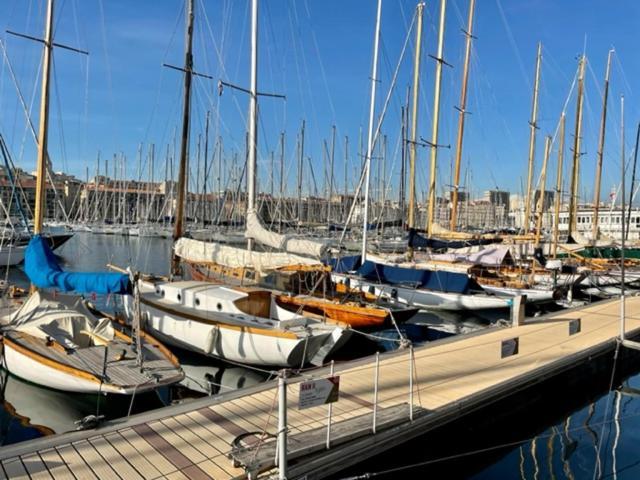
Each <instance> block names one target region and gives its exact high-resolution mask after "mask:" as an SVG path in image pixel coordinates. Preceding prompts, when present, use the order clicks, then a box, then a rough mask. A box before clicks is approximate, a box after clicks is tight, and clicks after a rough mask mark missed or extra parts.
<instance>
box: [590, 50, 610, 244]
mask: <svg viewBox="0 0 640 480" xmlns="http://www.w3.org/2000/svg"><path fill="white" fill-rule="evenodd" d="M612 55H613V49H612V50H609V54H608V55H607V70H606V73H605V75H604V91H603V92H602V117H601V118H600V134H599V135H598V161H597V164H596V181H595V187H594V193H593V230H592V232H591V240H592V241H593V242H594V243H595V241H596V240H597V239H598V223H599V220H600V218H599V216H598V213H599V211H600V182H601V179H602V157H603V155H604V135H605V130H606V126H607V99H608V97H609V72H610V70H611V56H612Z"/></svg>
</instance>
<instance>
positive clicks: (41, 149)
mask: <svg viewBox="0 0 640 480" xmlns="http://www.w3.org/2000/svg"><path fill="white" fill-rule="evenodd" d="M52 37H53V0H49V1H48V2H47V17H46V20H45V28H44V42H43V44H44V52H43V59H42V97H41V99H40V128H39V130H38V163H37V167H36V211H35V216H34V219H33V233H34V234H35V235H38V234H40V233H41V232H42V223H43V218H44V209H45V198H46V192H45V187H46V183H45V182H46V177H45V174H46V169H47V164H46V156H47V142H48V139H49V80H50V78H51V52H52V49H53V41H52Z"/></svg>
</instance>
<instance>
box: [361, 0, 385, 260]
mask: <svg viewBox="0 0 640 480" xmlns="http://www.w3.org/2000/svg"><path fill="white" fill-rule="evenodd" d="M381 15H382V0H378V9H377V13H376V29H375V34H374V35H375V36H374V39H373V66H372V67H371V97H370V100H369V129H368V137H367V156H366V157H365V165H364V215H363V216H362V217H363V218H362V252H361V255H362V263H364V262H365V261H366V259H367V227H368V223H369V177H370V176H371V156H372V155H373V121H374V120H375V118H374V117H375V110H376V86H377V81H378V46H379V45H380V17H381Z"/></svg>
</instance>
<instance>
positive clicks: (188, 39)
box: [171, 0, 193, 275]
mask: <svg viewBox="0 0 640 480" xmlns="http://www.w3.org/2000/svg"><path fill="white" fill-rule="evenodd" d="M186 20H187V29H186V32H185V55H184V97H183V106H182V139H181V143H180V166H179V169H178V198H177V203H176V210H175V217H176V218H175V223H174V226H173V241H174V242H176V241H178V239H179V238H180V237H181V236H182V233H183V230H184V226H183V224H184V204H185V197H186V193H187V161H188V158H187V157H188V150H189V120H190V115H191V78H192V75H193V54H192V48H193V0H188V1H187V18H186ZM171 274H172V275H179V274H180V257H178V256H177V255H176V254H175V253H174V254H173V256H172V260H171Z"/></svg>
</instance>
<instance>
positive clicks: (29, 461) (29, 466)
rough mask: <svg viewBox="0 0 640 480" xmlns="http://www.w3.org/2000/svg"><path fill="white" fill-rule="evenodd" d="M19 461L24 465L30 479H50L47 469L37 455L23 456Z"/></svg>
mask: <svg viewBox="0 0 640 480" xmlns="http://www.w3.org/2000/svg"><path fill="white" fill-rule="evenodd" d="M21 459H22V465H24V468H25V469H26V470H27V474H28V475H29V477H30V478H33V479H34V480H47V479H50V478H52V477H51V474H50V473H49V469H48V468H47V466H46V465H45V463H44V462H43V461H42V459H41V458H40V455H38V454H37V453H32V454H31V455H24V456H23V457H21Z"/></svg>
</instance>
